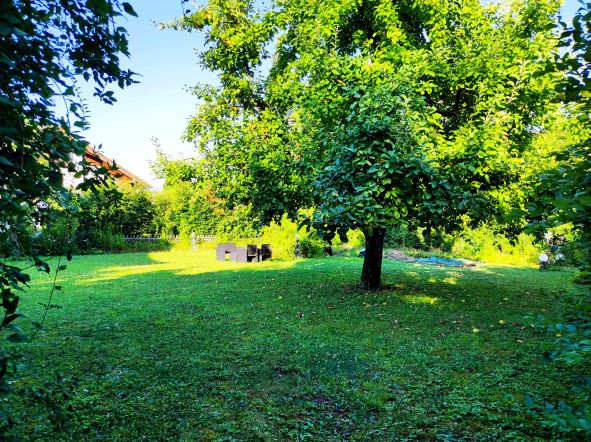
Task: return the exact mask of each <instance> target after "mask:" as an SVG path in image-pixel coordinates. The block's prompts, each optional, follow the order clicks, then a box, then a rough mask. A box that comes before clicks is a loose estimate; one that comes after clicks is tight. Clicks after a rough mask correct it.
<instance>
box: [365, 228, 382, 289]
mask: <svg viewBox="0 0 591 442" xmlns="http://www.w3.org/2000/svg"><path fill="white" fill-rule="evenodd" d="M364 234H365V258H364V259H363V270H362V272H361V286H362V287H363V288H366V289H370V290H379V288H380V287H381V283H382V255H383V252H384V236H385V234H386V231H385V230H384V229H374V230H372V231H371V233H368V232H364Z"/></svg>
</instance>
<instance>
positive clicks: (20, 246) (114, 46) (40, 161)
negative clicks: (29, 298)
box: [0, 0, 135, 432]
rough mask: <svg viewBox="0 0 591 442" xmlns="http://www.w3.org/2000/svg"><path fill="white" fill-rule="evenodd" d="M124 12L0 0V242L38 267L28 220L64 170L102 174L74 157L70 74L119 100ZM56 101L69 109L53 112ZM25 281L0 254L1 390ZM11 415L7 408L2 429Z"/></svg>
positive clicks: (124, 7) (43, 211) (56, 188)
mask: <svg viewBox="0 0 591 442" xmlns="http://www.w3.org/2000/svg"><path fill="white" fill-rule="evenodd" d="M123 14H131V15H135V12H134V11H133V8H132V7H131V6H130V5H129V4H127V3H121V2H119V1H117V0H112V1H110V0H95V1H92V2H85V1H79V0H75V1H71V2H63V1H57V0H49V1H40V0H33V1H26V2H22V1H16V0H8V1H4V2H2V5H1V6H0V164H1V167H0V195H1V197H0V244H2V250H3V251H4V252H6V253H7V254H8V255H10V256H16V257H26V256H29V257H31V259H32V261H33V263H34V265H33V267H37V268H38V269H40V270H42V271H46V272H49V265H48V264H47V263H45V262H43V261H41V260H40V259H39V258H38V257H36V254H35V251H34V250H32V249H31V248H30V245H31V242H30V241H29V235H30V232H31V229H32V227H33V226H44V225H46V223H47V222H48V220H49V219H50V218H51V216H52V214H51V212H52V211H51V208H52V207H54V206H55V205H58V206H59V205H64V204H66V203H67V191H66V189H65V188H64V186H63V184H62V182H63V175H64V174H65V173H66V172H68V173H72V174H75V176H77V177H86V179H85V180H84V182H83V183H82V184H80V186H79V188H80V189H92V188H94V187H96V186H97V185H98V184H100V183H101V182H102V181H103V178H101V175H100V174H96V173H95V172H97V171H95V170H93V168H92V167H91V166H90V165H89V164H86V163H85V162H84V161H82V160H76V158H82V155H83V153H84V150H85V146H86V143H85V142H84V140H83V139H82V138H81V136H80V134H79V132H77V131H79V130H80V129H84V128H86V127H87V124H88V122H87V119H86V114H85V109H84V105H83V102H82V100H81V98H80V97H79V96H78V93H77V88H76V82H77V80H78V79H79V78H84V79H85V80H87V81H89V80H92V81H93V82H94V84H95V85H96V88H95V94H96V95H97V96H98V97H99V98H100V99H101V100H102V101H104V102H105V103H108V104H112V103H113V102H114V101H115V98H114V92H113V91H112V90H109V86H110V85H111V84H113V83H115V84H117V85H119V86H120V87H124V86H129V85H130V84H132V83H134V82H135V80H134V79H133V73H132V72H130V71H126V70H124V69H122V68H121V67H120V59H119V58H120V56H122V55H124V56H126V55H129V53H128V43H127V34H126V31H125V29H124V28H122V27H120V26H117V25H116V24H115V22H114V19H115V18H117V17H118V16H121V15H123ZM57 100H60V101H61V102H63V105H64V107H65V111H66V112H67V115H66V116H62V115H61V114H60V113H58V112H57V110H56V105H57V103H56V101H57ZM98 172H101V171H98ZM102 172H104V170H103V171H102ZM57 271H59V268H58V269H57ZM29 280H30V277H29V276H28V274H27V273H26V272H25V270H24V269H23V267H21V266H19V265H11V264H7V263H6V262H0V290H1V292H2V308H3V311H4V319H3V322H2V324H1V325H0V334H1V335H2V344H1V346H2V347H1V348H0V394H1V395H2V396H4V395H5V394H6V393H7V392H8V391H10V388H11V387H10V380H11V378H12V377H13V376H14V374H15V372H16V368H17V366H16V359H17V349H16V346H14V345H11V344H7V343H6V341H5V339H8V342H12V343H15V342H22V341H24V340H26V337H25V335H24V333H23V332H22V330H21V329H20V328H18V326H16V325H15V320H16V319H17V318H18V317H19V316H20V313H17V306H18V303H19V300H20V297H19V296H18V295H17V291H18V290H21V289H23V288H26V287H27V285H28V282H29ZM2 404H3V407H4V406H5V405H6V402H4V401H2ZM10 424H11V421H10V418H9V417H7V415H6V414H3V418H2V421H1V422H0V432H2V431H3V430H4V429H5V428H6V426H10Z"/></svg>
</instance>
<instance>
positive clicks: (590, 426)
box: [534, 1, 591, 440]
mask: <svg viewBox="0 0 591 442" xmlns="http://www.w3.org/2000/svg"><path fill="white" fill-rule="evenodd" d="M561 27H562V30H563V32H562V35H561V45H562V46H563V48H564V51H563V52H562V54H561V55H559V56H557V59H556V63H553V64H551V65H550V69H552V70H559V71H562V72H564V73H565V74H566V76H565V78H564V81H562V82H561V83H560V84H559V90H560V92H561V95H560V97H561V100H562V102H563V106H564V112H565V114H567V115H569V116H571V125H570V128H569V129H570V132H571V137H572V140H573V141H572V142H571V145H570V146H569V147H568V149H566V150H564V151H560V152H558V153H557V154H556V156H555V158H554V161H555V163H556V167H555V168H553V169H552V170H550V171H547V173H545V174H544V175H543V176H542V180H541V181H542V183H541V191H540V199H539V201H536V204H535V205H534V207H535V214H536V215H537V216H541V217H542V222H540V223H539V225H541V226H543V227H555V226H556V225H560V224H566V223H568V224H571V225H572V226H573V228H574V229H575V230H576V231H577V233H578V236H579V241H578V243H579V247H580V248H581V249H582V250H583V252H584V256H585V257H584V262H583V263H582V273H581V275H580V276H579V282H582V283H585V284H591V125H590V120H591V100H590V98H591V2H589V1H585V2H581V8H580V9H579V10H578V11H577V13H576V14H575V17H574V18H573V21H572V23H561ZM561 301H562V302H563V304H564V317H563V318H562V320H561V323H559V324H556V325H555V326H553V327H551V328H552V329H553V331H555V332H557V333H558V336H559V338H558V339H557V342H556V344H557V345H556V346H555V348H554V351H552V352H551V353H550V356H551V358H552V360H554V361H555V362H556V363H558V364H559V366H560V367H561V370H560V372H559V375H560V376H562V380H563V381H564V382H565V383H566V384H567V385H569V386H570V388H571V391H570V394H569V396H568V397H567V398H566V399H565V398H560V399H561V400H560V401H558V404H557V405H552V404H546V406H545V407H543V411H544V412H545V413H546V416H548V417H549V423H550V424H551V425H552V426H553V427H554V428H556V429H558V430H559V431H561V432H563V433H565V434H566V435H568V436H569V437H572V438H573V439H580V440H583V439H589V438H591V401H590V398H591V385H590V383H589V379H590V377H591V290H589V287H586V290H583V291H581V292H580V293H579V294H577V295H574V296H572V297H570V298H567V299H563V300H561ZM565 368H566V370H565Z"/></svg>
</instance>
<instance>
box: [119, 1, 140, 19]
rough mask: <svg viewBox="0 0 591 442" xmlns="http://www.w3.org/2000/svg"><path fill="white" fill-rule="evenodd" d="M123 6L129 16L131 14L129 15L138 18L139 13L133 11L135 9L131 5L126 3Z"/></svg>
mask: <svg viewBox="0 0 591 442" xmlns="http://www.w3.org/2000/svg"><path fill="white" fill-rule="evenodd" d="M122 6H123V10H124V11H125V12H126V13H127V14H129V15H131V16H133V17H137V13H136V12H135V11H134V10H133V7H132V6H131V5H130V4H129V3H127V2H124V3H123V5H122Z"/></svg>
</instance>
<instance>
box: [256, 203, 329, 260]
mask: <svg viewBox="0 0 591 442" xmlns="http://www.w3.org/2000/svg"><path fill="white" fill-rule="evenodd" d="M261 234H262V235H261V242H262V243H265V244H271V246H272V248H273V257H276V258H283V259H293V258H295V248H296V238H297V237H299V238H300V252H301V254H302V256H303V257H304V258H315V257H320V256H323V255H324V248H325V247H326V245H327V244H326V242H325V241H323V240H322V239H321V238H320V237H319V236H318V234H317V232H316V231H315V230H314V229H310V230H309V231H307V230H306V229H298V224H297V223H296V222H295V221H293V220H291V219H290V218H289V217H288V216H287V214H283V216H282V217H281V219H280V221H279V222H275V221H271V223H270V224H269V225H268V226H265V227H263V229H262V231H261Z"/></svg>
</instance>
